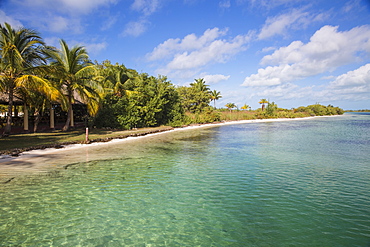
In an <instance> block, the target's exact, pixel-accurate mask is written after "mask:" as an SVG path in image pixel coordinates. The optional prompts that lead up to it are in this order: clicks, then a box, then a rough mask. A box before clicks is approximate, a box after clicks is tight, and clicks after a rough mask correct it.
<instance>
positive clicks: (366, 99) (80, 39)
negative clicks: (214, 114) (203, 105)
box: [0, 0, 370, 109]
mask: <svg viewBox="0 0 370 247" xmlns="http://www.w3.org/2000/svg"><path fill="white" fill-rule="evenodd" d="M3 22H8V23H10V24H12V25H13V26H14V27H17V26H24V27H27V28H31V29H35V30H37V31H38V32H40V34H41V36H42V37H43V38H44V40H45V41H46V42H47V44H49V45H53V46H56V47H59V39H61V38H62V39H65V40H66V41H67V43H68V44H69V45H71V46H73V45H77V44H78V45H83V46H85V47H86V48H87V51H88V52H89V55H90V58H91V59H92V60H96V61H98V62H102V61H103V60H110V61H111V62H112V63H120V64H124V65H125V66H126V67H128V68H132V69H135V70H137V71H138V72H145V73H148V74H150V75H154V76H158V75H165V76H167V77H168V79H169V80H170V81H171V82H172V83H173V84H175V85H188V84H189V83H191V82H193V81H194V79H196V78H204V79H205V81H206V82H207V84H208V85H210V88H211V89H212V90H213V89H215V90H218V91H220V92H221V94H222V96H223V98H222V99H220V100H219V101H218V102H217V103H216V104H217V105H216V106H217V107H221V106H224V105H225V104H226V103H228V102H232V103H235V104H236V105H238V106H239V107H241V106H242V105H244V104H249V105H250V106H252V108H253V109H255V108H258V107H259V104H258V101H259V100H260V99H262V98H266V99H269V100H270V101H274V102H275V103H276V104H277V105H278V106H279V107H283V108H288V109H290V108H292V107H298V106H302V105H304V106H305V105H308V104H315V103H320V104H324V105H327V104H332V105H335V106H339V107H342V108H344V109H365V108H367V109H370V1H369V0H336V1H327V0H53V1H50V0H0V23H3Z"/></svg>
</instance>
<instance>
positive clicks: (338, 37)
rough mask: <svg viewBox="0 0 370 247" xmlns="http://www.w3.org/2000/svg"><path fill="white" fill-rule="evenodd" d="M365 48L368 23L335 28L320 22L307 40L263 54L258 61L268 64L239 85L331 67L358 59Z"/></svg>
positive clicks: (294, 77) (281, 80)
mask: <svg viewBox="0 0 370 247" xmlns="http://www.w3.org/2000/svg"><path fill="white" fill-rule="evenodd" d="M369 52H370V26H360V27H355V28H353V29H351V30H349V31H343V32H340V31H338V27H333V26H324V27H322V28H321V29H320V30H318V31H317V32H316V33H315V34H314V35H313V36H312V37H311V39H310V41H309V42H308V43H307V44H304V43H303V42H301V41H294V42H292V43H291V44H290V45H289V46H286V47H281V48H280V49H278V50H276V51H275V52H274V53H273V54H271V55H267V56H265V57H263V58H262V60H261V64H262V65H270V66H267V67H266V68H261V69H259V70H258V72H257V74H253V75H251V76H249V77H246V78H245V80H244V83H243V86H252V87H255V86H274V85H279V84H282V83H286V82H291V81H294V80H299V79H302V78H306V77H309V76H314V75H318V74H321V73H324V72H327V71H334V70H335V69H336V68H338V67H339V66H342V65H346V64H349V63H351V62H354V61H356V60H359V59H362V56H363V53H369ZM361 54H362V56H361ZM271 65H272V66H271Z"/></svg>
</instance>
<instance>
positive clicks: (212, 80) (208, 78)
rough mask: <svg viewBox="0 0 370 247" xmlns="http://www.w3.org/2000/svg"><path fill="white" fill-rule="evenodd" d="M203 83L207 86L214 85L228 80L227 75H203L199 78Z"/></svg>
mask: <svg viewBox="0 0 370 247" xmlns="http://www.w3.org/2000/svg"><path fill="white" fill-rule="evenodd" d="M201 77H202V78H203V79H204V81H205V82H206V83H207V84H216V83H218V82H220V81H226V80H228V79H229V78H230V76H229V75H221V74H216V75H204V76H201Z"/></svg>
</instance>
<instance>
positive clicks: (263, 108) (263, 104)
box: [258, 99, 269, 111]
mask: <svg viewBox="0 0 370 247" xmlns="http://www.w3.org/2000/svg"><path fill="white" fill-rule="evenodd" d="M258 103H260V104H262V111H263V110H265V104H268V103H269V102H268V101H267V100H266V99H261V100H260V102H258Z"/></svg>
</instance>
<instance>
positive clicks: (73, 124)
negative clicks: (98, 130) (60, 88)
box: [71, 108, 75, 127]
mask: <svg viewBox="0 0 370 247" xmlns="http://www.w3.org/2000/svg"><path fill="white" fill-rule="evenodd" d="M74 126H75V123H74V119H73V108H72V109H71V127H74Z"/></svg>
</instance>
